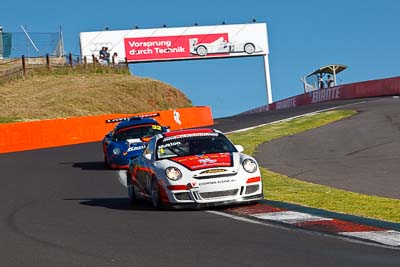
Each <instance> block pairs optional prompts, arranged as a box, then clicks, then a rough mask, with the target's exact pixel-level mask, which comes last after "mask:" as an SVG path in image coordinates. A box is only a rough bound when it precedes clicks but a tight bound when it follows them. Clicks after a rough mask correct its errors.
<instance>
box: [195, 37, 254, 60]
mask: <svg viewBox="0 0 400 267" xmlns="http://www.w3.org/2000/svg"><path fill="white" fill-rule="evenodd" d="M189 44H190V53H191V54H194V55H199V56H202V57H203V56H206V55H208V54H224V53H244V52H245V53H247V54H253V53H258V52H262V50H261V49H260V48H258V47H256V45H255V44H254V43H252V42H246V43H239V42H227V41H226V40H225V39H224V38H223V37H220V38H218V39H217V40H215V41H214V42H212V43H198V39H197V38H191V39H189Z"/></svg>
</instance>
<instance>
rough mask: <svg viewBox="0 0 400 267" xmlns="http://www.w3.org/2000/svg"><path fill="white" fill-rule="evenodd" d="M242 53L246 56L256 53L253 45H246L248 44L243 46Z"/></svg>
mask: <svg viewBox="0 0 400 267" xmlns="http://www.w3.org/2000/svg"><path fill="white" fill-rule="evenodd" d="M244 51H245V52H246V53H247V54H253V53H254V52H255V51H256V48H255V46H254V45H253V44H251V43H248V44H245V45H244Z"/></svg>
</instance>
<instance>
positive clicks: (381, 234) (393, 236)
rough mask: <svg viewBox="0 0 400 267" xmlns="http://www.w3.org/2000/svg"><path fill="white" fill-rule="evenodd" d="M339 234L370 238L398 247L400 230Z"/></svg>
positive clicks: (341, 233)
mask: <svg viewBox="0 0 400 267" xmlns="http://www.w3.org/2000/svg"><path fill="white" fill-rule="evenodd" d="M338 234H340V235H344V236H349V237H357V238H362V239H368V240H372V241H375V242H378V243H381V244H385V245H388V246H394V247H400V232H398V231H393V230H388V231H368V232H340V233H338Z"/></svg>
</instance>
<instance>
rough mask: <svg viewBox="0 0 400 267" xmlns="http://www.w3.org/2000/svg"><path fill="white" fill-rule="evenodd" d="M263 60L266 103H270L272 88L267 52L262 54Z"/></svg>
mask: <svg viewBox="0 0 400 267" xmlns="http://www.w3.org/2000/svg"><path fill="white" fill-rule="evenodd" d="M263 61H264V72H265V86H266V89H267V104H271V103H272V89H271V76H270V73H269V60H268V54H265V55H264V56H263Z"/></svg>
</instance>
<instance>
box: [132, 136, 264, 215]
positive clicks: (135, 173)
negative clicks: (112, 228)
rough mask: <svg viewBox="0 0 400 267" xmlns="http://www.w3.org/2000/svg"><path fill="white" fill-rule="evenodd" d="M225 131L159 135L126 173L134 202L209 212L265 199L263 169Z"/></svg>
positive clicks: (157, 206)
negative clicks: (221, 206)
mask: <svg viewBox="0 0 400 267" xmlns="http://www.w3.org/2000/svg"><path fill="white" fill-rule="evenodd" d="M242 151H243V147H242V146H240V145H236V146H235V145H233V144H232V143H231V141H229V139H228V138H227V137H226V136H225V135H223V134H222V133H221V132H220V131H217V130H214V129H209V128H204V129H191V130H181V131H172V132H166V133H162V134H158V135H156V136H154V137H153V138H152V139H151V140H150V141H149V143H148V144H147V147H146V148H145V149H144V151H143V153H142V154H140V155H139V156H138V157H136V158H134V159H132V160H131V161H130V163H129V168H128V170H127V178H126V179H127V181H126V184H127V188H128V195H129V199H130V202H131V203H132V204H134V203H135V202H136V201H137V199H138V198H145V199H148V200H151V202H152V203H153V206H154V207H155V208H160V207H162V206H189V207H204V206H216V205H226V204H231V203H246V202H256V201H258V200H261V199H263V188H262V179H261V174H260V170H259V168H258V165H257V162H256V160H255V159H254V158H253V157H250V156H248V155H246V154H243V153H241V152H242Z"/></svg>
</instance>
